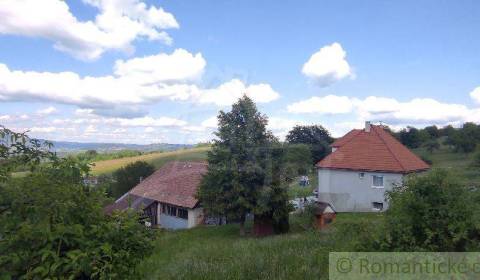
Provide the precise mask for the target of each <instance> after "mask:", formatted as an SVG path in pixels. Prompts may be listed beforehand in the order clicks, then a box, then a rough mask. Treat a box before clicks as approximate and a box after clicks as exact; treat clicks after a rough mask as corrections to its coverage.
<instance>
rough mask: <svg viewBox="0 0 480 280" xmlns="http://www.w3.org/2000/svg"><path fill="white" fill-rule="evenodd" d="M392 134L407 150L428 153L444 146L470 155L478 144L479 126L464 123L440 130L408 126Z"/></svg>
mask: <svg viewBox="0 0 480 280" xmlns="http://www.w3.org/2000/svg"><path fill="white" fill-rule="evenodd" d="M392 134H393V135H394V136H395V137H396V138H397V139H398V140H400V142H402V144H404V145H405V146H407V147H409V148H412V149H416V148H421V147H424V148H426V149H427V150H429V151H430V152H433V151H434V150H438V149H440V145H445V146H448V147H450V148H451V149H452V150H454V151H455V152H463V153H471V152H473V151H475V149H476V148H477V146H478V144H479V143H480V125H477V124H475V123H472V122H467V123H464V124H463V125H462V126H461V127H459V128H454V127H453V126H451V125H448V126H444V127H441V128H438V127H437V126H435V125H433V126H427V127H425V128H423V129H418V128H415V127H410V126H409V127H407V128H404V129H402V130H400V131H399V132H392Z"/></svg>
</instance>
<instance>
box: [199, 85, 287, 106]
mask: <svg viewBox="0 0 480 280" xmlns="http://www.w3.org/2000/svg"><path fill="white" fill-rule="evenodd" d="M244 94H246V95H247V96H248V97H250V98H251V99H252V100H253V101H255V102H257V103H268V102H271V101H273V100H276V99H278V98H279V96H280V95H279V94H278V93H277V92H276V91H275V90H273V89H272V87H271V86H270V85H268V84H255V85H250V86H247V85H245V84H244V83H243V82H242V81H240V80H238V79H233V80H231V81H229V82H226V83H223V84H221V85H220V86H218V87H217V88H214V89H205V90H201V91H198V92H197V93H196V94H194V95H195V96H196V98H195V99H196V100H197V101H198V102H199V103H211V104H215V105H217V106H228V105H231V104H233V103H234V102H235V101H237V100H238V99H239V98H241V97H242V96H243V95H244Z"/></svg>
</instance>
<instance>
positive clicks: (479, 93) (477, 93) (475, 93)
mask: <svg viewBox="0 0 480 280" xmlns="http://www.w3.org/2000/svg"><path fill="white" fill-rule="evenodd" d="M470 97H471V98H473V100H475V101H476V102H477V103H479V104H480V87H476V88H475V89H474V90H472V92H470Z"/></svg>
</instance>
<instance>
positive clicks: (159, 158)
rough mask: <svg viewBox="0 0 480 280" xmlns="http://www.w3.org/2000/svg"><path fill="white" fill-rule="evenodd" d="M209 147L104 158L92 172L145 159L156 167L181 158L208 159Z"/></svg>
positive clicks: (183, 159) (114, 168)
mask: <svg viewBox="0 0 480 280" xmlns="http://www.w3.org/2000/svg"><path fill="white" fill-rule="evenodd" d="M209 149H210V148H209V147H201V148H193V149H184V150H177V151H173V152H159V153H151V154H145V155H140V156H135V157H125V158H119V159H112V160H103V161H98V162H95V163H94V164H95V166H93V168H92V174H94V175H99V174H105V173H111V172H113V171H115V170H117V169H118V168H121V167H123V166H125V165H127V164H129V163H132V162H135V161H138V160H144V161H146V162H149V163H151V164H153V165H154V166H155V168H159V167H161V166H162V165H164V164H165V163H167V162H169V161H173V160H180V161H200V160H206V159H207V151H208V150H209Z"/></svg>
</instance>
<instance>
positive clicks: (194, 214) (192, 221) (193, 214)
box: [188, 208, 203, 228]
mask: <svg viewBox="0 0 480 280" xmlns="http://www.w3.org/2000/svg"><path fill="white" fill-rule="evenodd" d="M202 220H203V208H194V209H189V210H188V228H192V227H194V226H197V225H199V224H200V223H201V222H202Z"/></svg>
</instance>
